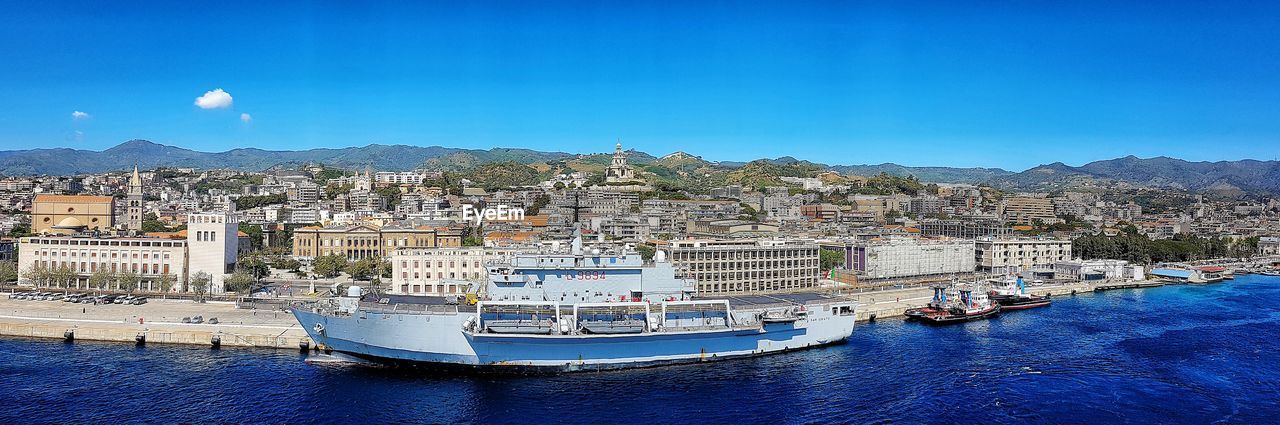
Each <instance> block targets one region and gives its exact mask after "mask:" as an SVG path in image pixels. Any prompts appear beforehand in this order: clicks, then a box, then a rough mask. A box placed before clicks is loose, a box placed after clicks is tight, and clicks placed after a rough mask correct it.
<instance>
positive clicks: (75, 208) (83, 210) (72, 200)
mask: <svg viewBox="0 0 1280 425" xmlns="http://www.w3.org/2000/svg"><path fill="white" fill-rule="evenodd" d="M114 203H115V202H114V200H113V199H112V198H111V197H110V196H90V195H36V197H35V199H34V200H33V201H32V203H31V231H32V232H34V233H37V234H41V233H56V234H64V235H66V234H72V233H75V232H76V231H79V230H96V229H101V230H109V229H111V228H112V227H114V226H115V215H114V208H113V207H114Z"/></svg>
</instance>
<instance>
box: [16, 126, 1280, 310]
mask: <svg viewBox="0 0 1280 425" xmlns="http://www.w3.org/2000/svg"><path fill="white" fill-rule="evenodd" d="M632 152H633V151H632ZM629 155H630V153H629V152H628V151H625V150H624V149H623V147H622V145H621V144H618V145H617V146H615V150H614V152H612V153H606V154H592V155H578V156H577V157H576V158H573V159H571V160H570V161H568V162H574V163H576V164H591V165H592V166H589V167H582V166H578V167H577V168H582V169H588V170H592V171H567V172H558V171H566V170H573V167H572V166H566V165H565V164H564V162H566V161H562V162H561V163H559V164H546V163H542V164H534V165H524V164H515V163H498V165H500V166H501V167H498V168H495V167H493V166H492V165H493V164H478V165H474V166H472V167H470V168H463V169H459V168H457V167H435V168H437V169H426V168H418V169H413V170H412V171H380V170H375V169H372V168H371V167H365V168H363V169H342V168H335V167H330V166H325V165H323V164H311V165H301V166H277V167H272V168H271V169H269V170H265V171H256V172H255V171H239V170H230V169H209V170H204V169H196V168H158V169H152V170H139V169H134V170H120V171H117V172H108V173H94V174H86V175H74V176H36V177H22V176H13V177H7V178H4V179H3V180H0V203H2V204H3V206H4V211H6V212H5V213H4V214H3V215H2V216H0V232H3V233H4V234H6V235H8V237H7V238H6V239H4V240H3V242H0V243H2V244H3V245H0V252H2V253H3V260H4V261H5V263H3V264H4V265H3V266H0V270H3V274H2V275H0V277H3V279H4V280H5V281H8V282H11V283H12V282H15V281H19V282H20V283H22V284H24V285H33V286H38V287H58V288H75V289H100V290H102V289H111V290H118V291H127V292H135V291H137V292H147V293H165V292H171V293H196V294H214V295H223V294H228V295H231V294H240V295H247V294H249V293H250V292H251V291H253V290H255V289H258V288H261V287H263V286H264V285H266V284H267V283H269V282H270V281H271V279H272V278H279V279H281V280H282V281H286V282H288V281H303V280H310V281H318V282H322V283H326V284H327V285H322V287H321V290H323V289H334V286H333V285H334V284H335V283H346V284H351V283H353V282H361V284H362V285H365V286H370V285H371V286H372V287H374V288H377V289H379V290H380V291H382V292H386V293H389V294H405V295H430V296H459V295H465V294H466V293H467V292H468V291H471V292H475V290H476V289H478V288H479V285H469V284H468V282H470V283H472V284H474V283H478V282H480V281H481V279H482V278H483V274H484V273H483V271H484V266H485V265H487V264H490V263H491V262H493V261H495V260H500V259H502V258H506V257H509V256H511V255H514V254H517V253H534V252H540V251H547V250H551V249H555V248H559V247H561V246H567V245H564V244H566V243H567V241H568V240H569V238H570V236H571V235H572V233H573V231H574V229H575V228H580V229H581V230H582V233H583V234H584V236H585V237H586V241H587V243H588V244H591V245H593V246H598V247H599V248H600V249H604V250H609V251H619V252H621V251H635V250H639V251H640V252H644V253H646V254H647V256H646V258H649V257H648V256H651V255H652V253H653V252H654V250H655V249H661V250H664V251H670V254H671V257H672V258H673V259H674V260H675V261H676V262H677V266H679V267H680V268H681V270H682V271H684V272H686V273H687V274H688V275H689V276H690V277H691V278H693V279H695V280H696V281H697V282H698V290H699V291H700V292H701V293H704V294H716V295H729V294H764V293H774V292H793V291H803V290H820V289H822V288H828V289H829V288H832V287H833V286H839V287H842V288H851V289H856V290H859V291H864V290H874V289H886V288H901V287H904V286H921V285H923V284H927V283H929V282H943V281H948V280H952V279H957V278H960V279H973V278H974V277H975V276H987V277H990V276H1012V275H1025V276H1026V277H1027V278H1028V279H1031V278H1035V279H1045V280H1053V279H1066V280H1073V281H1079V280H1083V279H1126V278H1128V279H1134V278H1135V276H1134V275H1133V274H1132V273H1133V272H1132V268H1127V267H1123V266H1118V265H1119V264H1132V265H1135V266H1142V267H1145V268H1146V269H1147V270H1150V269H1151V266H1152V265H1153V264H1159V263H1166V262H1187V261H1195V260H1208V259H1215V258H1237V259H1246V258H1250V257H1255V256H1269V255H1275V254H1277V253H1280V239H1278V238H1276V237H1275V235H1277V234H1280V215H1278V214H1277V212H1278V211H1280V202H1277V201H1276V200H1275V199H1272V198H1270V197H1249V198H1241V199H1213V198H1211V197H1206V196H1204V195H1196V194H1192V193H1188V192H1185V191H1179V190H1176V189H1171V188H1144V189H1143V190H1142V191H1141V192H1139V193H1141V195H1140V196H1139V195H1132V193H1133V191H1132V190H1129V191H1126V192H1123V193H1116V192H1112V191H1108V190H1105V189H1104V190H1095V191H1076V190H1057V191H1054V192H1039V193H1027V192H1011V191H1003V190H998V189H996V188H993V187H989V186H985V185H969V184H948V183H931V182H922V181H920V180H919V179H918V178H916V177H914V176H912V175H905V176H898V175H889V174H879V175H871V176H858V175H851V174H841V173H839V172H836V171H831V170H823V169H820V168H819V167H814V166H811V165H806V164H796V163H785V162H768V161H757V162H753V163H750V164H745V165H741V166H739V167H737V168H736V169H733V170H732V173H734V175H733V176H732V178H730V179H729V181H733V182H737V183H735V184H725V185H723V186H715V187H707V188H705V190H698V189H696V188H685V187H677V185H675V184H671V183H670V181H671V179H664V178H662V177H663V176H662V175H660V174H658V173H657V172H660V173H663V174H675V175H677V176H678V177H683V176H685V175H688V174H690V173H691V172H692V173H697V172H700V171H699V170H697V169H694V168H693V167H690V166H688V165H687V164H688V163H690V162H693V161H701V159H700V158H693V157H691V156H689V155H688V154H684V153H676V154H672V155H668V156H665V157H661V158H658V159H657V160H656V161H654V162H650V163H648V164H645V166H644V167H641V168H639V169H637V167H634V166H633V165H631V164H628V156H629ZM602 158H603V159H607V161H608V162H604V161H601V159H602ZM680 163H684V164H685V169H687V170H690V171H678V170H680V168H678V165H679V164H680ZM663 165H668V167H663ZM553 167H554V168H553ZM441 168H444V169H441ZM504 168H505V169H504ZM538 168H541V169H542V171H541V172H537V171H536V170H537V169H538ZM519 169H527V171H529V172H528V173H522V172H521V170H519ZM672 169H675V170H677V171H671V170H672ZM655 171H657V172H655ZM485 208H494V209H496V208H503V209H510V210H511V211H519V212H520V214H519V215H514V214H507V215H493V216H491V217H487V218H488V220H485V221H480V218H481V217H474V220H472V218H467V219H464V216H465V215H466V214H464V213H466V212H469V211H468V210H471V209H474V211H481V210H483V209H485ZM122 246H131V247H148V248H147V249H138V248H132V249H123V248H122ZM686 251H688V252H693V251H698V252H713V253H716V254H718V255H723V258H724V260H723V261H716V262H710V263H708V262H699V261H697V260H694V258H695V257H692V256H689V255H685V254H684V253H685V252H686ZM117 252H118V253H119V254H117ZM744 252H764V253H766V254H767V255H770V257H766V258H775V257H772V256H774V255H776V256H778V257H777V258H787V259H791V260H790V261H788V262H787V263H786V265H785V266H784V267H782V268H778V267H776V265H774V264H767V265H766V264H757V262H753V261H748V259H753V258H756V257H751V256H743V255H742V254H741V253H744ZM139 254H140V255H141V256H139ZM108 255H110V257H108ZM109 258H110V259H109ZM696 258H702V257H696ZM717 258H720V257H717ZM1141 277H1142V276H1141V274H1139V275H1138V276H1136V278H1137V279H1141ZM264 278H265V279H266V281H264ZM309 287H310V288H311V290H313V291H314V290H315V285H314V283H312V284H310V285H309Z"/></svg>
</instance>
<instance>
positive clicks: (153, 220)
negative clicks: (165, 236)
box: [142, 213, 169, 233]
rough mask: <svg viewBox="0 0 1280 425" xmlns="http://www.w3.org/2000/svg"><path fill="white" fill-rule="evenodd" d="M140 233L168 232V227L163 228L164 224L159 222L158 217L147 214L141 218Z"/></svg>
mask: <svg viewBox="0 0 1280 425" xmlns="http://www.w3.org/2000/svg"><path fill="white" fill-rule="evenodd" d="M142 231H143V233H150V232H168V231H169V226H165V224H164V222H163V221H160V217H159V216H157V215H156V214H155V213H147V215H146V216H144V217H143V218H142Z"/></svg>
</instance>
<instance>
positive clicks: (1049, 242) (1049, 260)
mask: <svg viewBox="0 0 1280 425" xmlns="http://www.w3.org/2000/svg"><path fill="white" fill-rule="evenodd" d="M974 255H975V257H976V258H977V263H978V271H981V272H989V273H998V274H1011V273H1032V274H1037V273H1043V274H1052V271H1053V267H1054V264H1056V263H1058V262H1059V261H1068V260H1071V241H1069V240H1058V239H1030V238H1020V239H996V238H981V239H978V240H977V243H976V245H975V247H974Z"/></svg>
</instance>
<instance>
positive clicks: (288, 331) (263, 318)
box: [0, 281, 1159, 350]
mask: <svg viewBox="0 0 1280 425" xmlns="http://www.w3.org/2000/svg"><path fill="white" fill-rule="evenodd" d="M1115 284H1116V283H1101V284H1092V283H1073V284H1063V285H1051V286H1038V287H1030V288H1028V289H1027V292H1028V293H1031V294H1034V295H1050V296H1063V295H1071V294H1073V293H1076V294H1080V293H1086V292H1090V293H1091V292H1095V291H1097V290H1101V289H1099V288H1100V287H1106V286H1107V285H1115ZM1124 285H1131V286H1132V287H1133V288H1135V289H1143V288H1151V287H1159V285H1152V284H1151V282H1150V281H1137V282H1125V283H1124ZM847 296H850V297H853V298H854V299H856V300H857V301H858V303H859V308H858V311H857V313H856V316H857V318H856V320H857V322H858V323H869V322H873V321H875V320H882V319H894V318H901V317H903V316H904V314H905V312H906V311H907V310H908V309H912V308H917V307H921V306H924V305H925V304H927V303H928V302H929V300H930V299H931V297H932V292H931V290H930V289H929V288H928V287H922V288H908V289H895V290H888V291H876V292H867V293H859V294H848V295H847ZM147 306H156V307H151V308H147ZM15 307H16V308H15ZM89 307H93V310H95V311H93V312H92V313H91V312H89ZM139 307H141V308H139ZM76 309H81V310H82V311H81V312H76V311H74V310H76ZM111 310H116V311H111ZM144 310H145V311H144ZM178 312H180V313H178ZM175 313H176V314H181V315H184V316H175V315H174V314H175ZM258 313H262V314H261V315H259V314H258ZM145 315H151V316H152V317H157V318H159V320H155V321H147V320H145V319H144V320H143V322H142V323H137V319H138V318H141V317H145ZM196 315H200V316H204V317H205V318H210V317H228V316H229V317H232V318H233V319H231V320H226V319H224V320H222V321H221V322H220V323H218V324H216V325H211V324H208V323H200V324H196V323H182V322H181V321H179V320H177V317H189V316H196ZM68 316H70V317H68ZM248 318H253V319H252V320H246V319H248ZM68 331H70V332H73V338H72V340H81V339H82V340H87V341H102V342H123V343H134V344H137V343H138V341H137V339H138V337H139V335H141V336H142V337H143V338H144V343H145V344H151V343H156V344H179V345H203V346H214V342H213V341H214V337H215V336H217V337H218V344H217V345H218V346H220V347H252V348H271V349H289V350H299V349H302V348H301V347H304V346H305V347H307V348H308V349H315V348H316V344H315V342H314V341H312V340H311V338H310V337H309V336H307V333H306V331H305V330H303V329H302V328H301V327H300V326H299V325H298V323H297V321H295V320H294V319H293V316H292V315H291V314H289V313H287V312H278V311H260V310H239V309H236V308H235V306H234V305H233V304H230V303H205V304H196V303H191V302H189V301H175V300H157V301H153V302H151V303H148V304H145V305H143V306H124V305H104V306H96V305H95V306H82V305H80V304H66V305H63V303H61V302H59V301H16V300H7V299H6V300H0V337H24V338H41V339H62V340H67V337H66V333H67V332H68ZM304 344H305V345H304Z"/></svg>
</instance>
